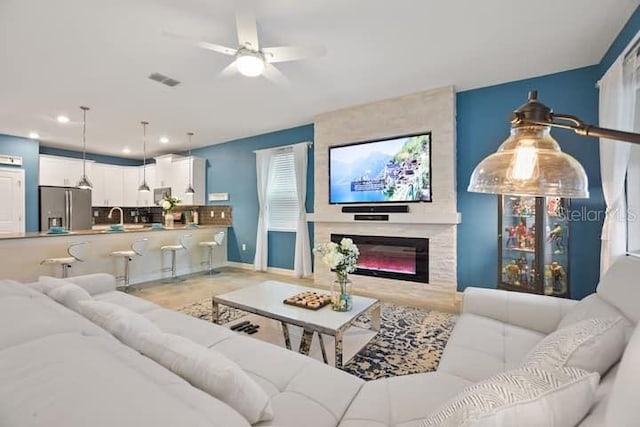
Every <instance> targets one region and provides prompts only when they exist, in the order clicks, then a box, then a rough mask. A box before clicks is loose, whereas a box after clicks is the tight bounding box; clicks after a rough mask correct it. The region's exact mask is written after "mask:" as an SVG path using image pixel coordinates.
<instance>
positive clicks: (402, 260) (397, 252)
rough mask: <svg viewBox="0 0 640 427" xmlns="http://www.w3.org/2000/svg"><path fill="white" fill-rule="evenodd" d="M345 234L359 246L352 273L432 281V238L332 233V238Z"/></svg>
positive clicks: (338, 241) (414, 280)
mask: <svg viewBox="0 0 640 427" xmlns="http://www.w3.org/2000/svg"><path fill="white" fill-rule="evenodd" d="M344 237H348V238H350V239H352V240H353V243H355V244H356V245H357V246H358V249H359V250H360V257H359V258H358V264H357V266H356V267H357V268H356V271H354V273H353V274H361V275H363V276H374V277H384V278H387V279H398V280H409V281H412V282H421V283H429V239H421V238H414V237H388V236H355V235H344V234H331V241H332V242H335V243H340V241H341V240H342V239H343V238H344Z"/></svg>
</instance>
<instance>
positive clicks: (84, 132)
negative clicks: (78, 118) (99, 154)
mask: <svg viewBox="0 0 640 427" xmlns="http://www.w3.org/2000/svg"><path fill="white" fill-rule="evenodd" d="M80 109H81V110H82V176H83V177H86V176H87V169H86V168H87V110H88V109H89V107H80Z"/></svg>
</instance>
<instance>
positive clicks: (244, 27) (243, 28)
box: [236, 0, 260, 51]
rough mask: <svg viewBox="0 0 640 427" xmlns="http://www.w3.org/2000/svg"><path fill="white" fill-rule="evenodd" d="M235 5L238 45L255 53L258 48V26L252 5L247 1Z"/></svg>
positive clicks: (243, 0)
mask: <svg viewBox="0 0 640 427" xmlns="http://www.w3.org/2000/svg"><path fill="white" fill-rule="evenodd" d="M237 4H238V6H237V8H236V29H237V31H238V44H239V45H240V46H246V47H248V48H250V49H251V50H255V51H257V50H259V49H260V46H259V44H258V24H257V23H256V13H255V11H254V9H253V5H252V4H251V2H249V1H248V0H242V1H238V2H237Z"/></svg>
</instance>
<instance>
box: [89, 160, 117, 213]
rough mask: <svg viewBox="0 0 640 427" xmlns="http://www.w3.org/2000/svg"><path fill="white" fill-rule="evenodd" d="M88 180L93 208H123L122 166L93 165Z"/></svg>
mask: <svg viewBox="0 0 640 427" xmlns="http://www.w3.org/2000/svg"><path fill="white" fill-rule="evenodd" d="M89 179H90V180H91V183H92V184H93V190H92V191H91V204H92V205H93V206H123V204H124V197H123V186H124V168H123V167H122V166H116V165H107V164H103V163H93V164H92V165H91V168H90V174H89Z"/></svg>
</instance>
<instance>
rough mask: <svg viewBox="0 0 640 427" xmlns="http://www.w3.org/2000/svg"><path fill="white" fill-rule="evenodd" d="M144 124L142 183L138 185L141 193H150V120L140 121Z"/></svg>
mask: <svg viewBox="0 0 640 427" xmlns="http://www.w3.org/2000/svg"><path fill="white" fill-rule="evenodd" d="M140 123H141V124H142V159H143V160H142V184H140V187H138V191H140V192H141V193H148V192H150V191H151V189H150V188H149V186H148V185H147V125H148V124H149V122H144V121H143V122H140Z"/></svg>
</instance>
